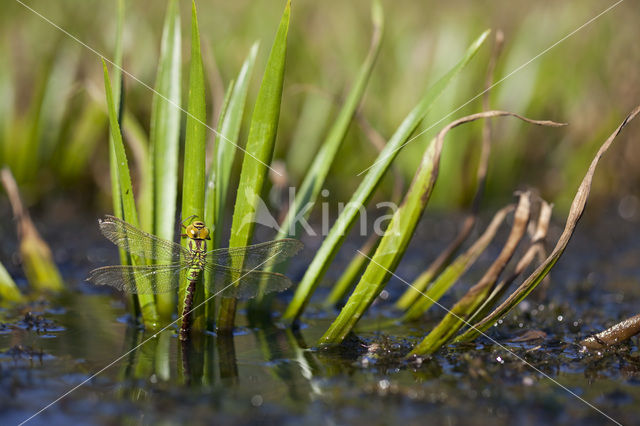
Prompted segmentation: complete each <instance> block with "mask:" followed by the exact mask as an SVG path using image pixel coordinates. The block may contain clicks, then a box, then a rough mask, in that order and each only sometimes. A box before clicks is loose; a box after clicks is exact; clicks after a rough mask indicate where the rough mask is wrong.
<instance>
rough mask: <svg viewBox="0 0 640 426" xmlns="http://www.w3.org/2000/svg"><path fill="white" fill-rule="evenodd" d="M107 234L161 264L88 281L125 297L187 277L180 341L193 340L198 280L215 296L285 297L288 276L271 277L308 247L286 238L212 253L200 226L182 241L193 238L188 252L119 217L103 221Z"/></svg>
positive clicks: (101, 272)
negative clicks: (207, 277) (204, 276)
mask: <svg viewBox="0 0 640 426" xmlns="http://www.w3.org/2000/svg"><path fill="white" fill-rule="evenodd" d="M98 224H99V227H100V231H101V232H102V234H103V235H104V236H105V237H106V238H107V239H109V240H110V241H111V242H112V243H114V244H115V245H117V246H118V247H120V248H121V249H123V250H126V251H127V252H129V253H130V254H132V255H134V256H137V257H140V258H145V259H149V260H155V263H154V264H144V265H113V266H103V267H101V268H97V269H94V270H92V271H91V272H89V277H88V278H87V281H90V282H92V283H93V284H96V285H108V286H111V287H114V288H116V289H118V290H120V291H123V292H125V293H132V294H158V293H168V292H172V291H175V290H176V289H177V288H178V286H179V285H180V279H181V277H183V276H186V279H187V281H188V283H189V284H188V286H187V288H186V290H185V296H184V304H183V308H182V314H181V317H182V325H181V327H180V334H179V337H180V340H183V341H185V340H188V339H189V333H190V313H191V311H192V309H193V308H192V306H193V297H194V294H195V291H196V286H197V284H198V282H199V280H198V278H199V277H200V276H201V275H202V274H203V273H205V272H206V273H209V274H210V276H211V280H208V286H209V287H208V290H209V292H210V294H212V295H219V296H222V297H233V298H237V299H251V298H253V297H255V296H256V295H257V294H258V293H259V292H263V293H270V292H279V291H284V290H286V289H287V288H289V287H290V286H291V284H292V283H291V280H290V279H289V278H288V277H286V276H285V275H283V274H279V273H276V272H271V271H269V269H271V268H272V267H273V266H274V265H276V264H278V263H281V262H283V261H285V260H286V259H288V258H290V257H292V256H294V255H295V254H296V253H298V252H299V251H300V250H301V249H302V248H303V244H302V243H301V242H300V241H298V240H295V239H292V238H283V239H280V240H275V241H268V242H265V243H261V244H255V245H250V246H246V247H236V248H218V249H213V250H209V251H207V241H208V240H211V236H210V232H209V228H207V227H206V225H205V224H204V222H202V221H200V220H195V221H193V222H192V223H191V224H189V225H188V226H186V227H185V226H184V224H183V225H182V227H183V228H185V231H184V233H183V234H181V236H183V237H186V238H187V247H183V246H181V245H179V244H176V243H174V242H172V241H168V240H165V239H162V238H159V237H157V236H155V235H153V234H149V233H147V232H144V231H142V230H140V229H138V228H136V227H135V226H133V225H131V224H129V223H127V222H125V221H124V220H122V219H119V218H117V217H114V216H110V215H107V216H105V218H104V219H99V220H98Z"/></svg>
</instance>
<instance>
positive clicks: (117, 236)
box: [99, 215, 189, 263]
mask: <svg viewBox="0 0 640 426" xmlns="http://www.w3.org/2000/svg"><path fill="white" fill-rule="evenodd" d="M99 224H100V230H101V231H102V234H103V235H104V236H105V237H107V238H108V239H109V240H110V241H111V242H113V243H114V244H115V245H117V246H118V247H120V248H122V249H124V250H126V251H128V252H129V253H131V254H133V255H136V256H140V257H144V258H147V259H158V260H162V261H164V262H167V263H172V262H179V261H180V255H181V254H182V255H184V256H185V257H186V256H188V253H189V251H188V250H186V249H185V248H184V247H182V246H180V245H178V244H176V243H174V242H171V241H167V240H163V239H161V238H158V237H156V236H155V235H152V234H149V233H147V232H144V231H141V230H140V229H138V228H136V227H135V226H132V225H130V224H128V223H127V222H125V221H124V220H122V219H118V218H117V217H114V216H109V215H107V216H105V218H104V219H102V220H100V221H99Z"/></svg>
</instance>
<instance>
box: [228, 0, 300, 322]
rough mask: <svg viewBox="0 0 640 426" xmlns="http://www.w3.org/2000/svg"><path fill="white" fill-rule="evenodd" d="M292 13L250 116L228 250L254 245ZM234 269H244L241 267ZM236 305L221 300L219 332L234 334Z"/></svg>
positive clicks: (286, 15) (278, 38)
mask: <svg viewBox="0 0 640 426" xmlns="http://www.w3.org/2000/svg"><path fill="white" fill-rule="evenodd" d="M290 13H291V1H290V0H289V1H287V5H286V7H285V10H284V13H283V15H282V20H281V21H280V25H279V27H278V32H277V34H276V38H275V41H274V43H273V47H272V48H271V53H270V54H269V60H268V61H267V68H266V70H265V73H264V77H263V79H262V84H261V85H260V91H259V92H258V98H257V99H256V104H255V107H254V110H253V116H252V117H251V127H250V129H249V136H248V138H247V146H246V153H245V156H244V159H243V162H242V171H241V174H240V182H239V185H238V194H237V197H236V204H235V207H234V212H233V222H232V225H231V238H230V239H229V247H244V246H247V245H249V244H250V243H251V237H252V236H253V228H254V226H255V223H254V219H255V215H256V208H257V203H258V200H259V197H260V193H261V192H262V186H263V183H264V178H265V176H266V173H267V166H266V164H269V163H270V162H271V157H272V156H273V148H274V143H275V138H276V132H277V128H278V119H279V117H280V102H281V98H282V86H283V82H284V69H285V58H286V53H287V34H288V32H289V17H290ZM234 266H236V267H240V268H241V267H242V264H237V265H234ZM236 304H237V301H236V300H235V299H231V298H226V299H222V302H221V304H220V311H219V314H218V322H217V327H218V329H219V330H221V331H231V330H232V329H233V325H234V320H235V312H236Z"/></svg>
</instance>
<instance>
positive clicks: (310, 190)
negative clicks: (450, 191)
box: [276, 1, 384, 239]
mask: <svg viewBox="0 0 640 426" xmlns="http://www.w3.org/2000/svg"><path fill="white" fill-rule="evenodd" d="M371 15H372V21H373V36H372V38H371V46H370V48H369V52H368V53H367V57H366V58H365V60H364V62H363V64H362V66H361V67H360V70H359V71H358V75H357V77H356V79H355V82H354V85H353V87H352V88H351V90H350V92H349V94H348V96H347V98H346V100H345V102H344V105H343V106H342V108H341V109H340V112H339V113H338V116H337V117H336V120H335V122H334V124H333V126H332V127H331V130H330V131H329V133H328V135H327V138H326V140H325V141H324V143H323V144H322V147H321V148H320V150H319V151H318V153H317V155H316V156H315V158H314V160H313V163H312V164H311V166H310V167H309V171H308V173H307V174H306V175H305V178H304V181H303V182H302V184H301V185H300V188H299V189H298V190H297V193H296V197H295V199H294V200H293V204H292V205H291V206H290V207H289V211H288V212H287V216H286V217H285V219H284V220H283V222H282V224H281V225H280V230H279V232H278V235H277V237H276V239H280V238H285V237H288V236H291V237H294V238H295V236H296V235H297V231H298V228H297V221H296V219H297V218H298V217H299V215H300V214H301V212H303V211H304V212H306V213H303V214H304V217H308V216H309V214H310V213H311V209H310V208H309V206H313V205H315V203H316V200H317V199H318V195H319V194H320V191H321V190H322V186H323V185H324V181H325V179H326V178H327V175H328V174H329V169H330V168H331V165H332V164H333V161H334V158H335V156H336V154H337V152H338V149H339V148H340V145H341V144H342V141H343V140H344V138H345V135H346V134H347V130H348V129H349V125H350V124H351V122H352V120H353V117H354V115H355V113H356V110H357V109H358V106H359V105H360V102H361V101H362V97H363V96H364V92H365V89H366V87H367V83H368V82H369V77H370V76H371V71H372V70H373V66H374V64H375V62H376V58H377V57H378V52H379V51H380V42H381V41H382V34H383V31H384V15H383V13H382V6H381V5H380V2H379V1H374V2H373V7H372V13H371Z"/></svg>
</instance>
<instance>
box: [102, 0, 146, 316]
mask: <svg viewBox="0 0 640 426" xmlns="http://www.w3.org/2000/svg"><path fill="white" fill-rule="evenodd" d="M117 3H118V5H117V13H118V15H117V19H116V40H115V52H114V64H115V65H116V66H115V67H114V71H113V77H114V83H113V87H112V88H113V95H112V96H113V99H114V104H115V105H116V114H117V119H118V124H120V121H121V119H122V117H123V116H124V115H123V109H124V108H122V105H121V104H122V100H123V98H124V96H123V94H122V62H123V56H124V47H123V42H122V34H123V31H124V15H125V4H124V0H117ZM108 115H109V110H108V107H107V116H108ZM109 176H110V178H111V202H112V205H113V215H114V216H116V217H118V218H120V219H124V211H123V208H122V194H121V193H120V189H121V187H120V176H119V166H118V159H117V157H116V149H115V141H114V136H113V133H112V131H111V126H109ZM118 253H119V254H120V263H121V264H122V265H131V258H130V257H129V253H127V252H126V251H125V250H124V249H122V248H118ZM130 301H131V303H130V305H129V306H130V309H131V315H132V316H133V317H134V318H135V317H137V316H138V313H139V308H140V307H139V301H138V296H137V295H135V294H133V295H131V298H130Z"/></svg>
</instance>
